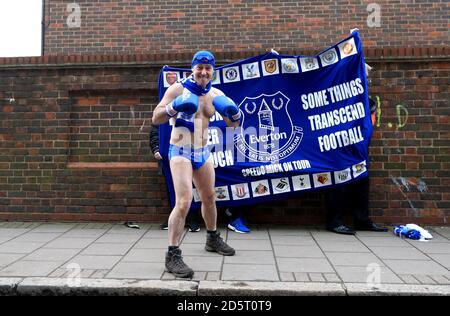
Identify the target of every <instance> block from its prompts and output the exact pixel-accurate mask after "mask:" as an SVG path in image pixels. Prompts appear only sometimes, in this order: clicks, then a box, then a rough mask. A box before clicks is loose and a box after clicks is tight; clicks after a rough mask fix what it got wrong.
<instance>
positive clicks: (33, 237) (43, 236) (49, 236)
mask: <svg viewBox="0 0 450 316" xmlns="http://www.w3.org/2000/svg"><path fill="white" fill-rule="evenodd" d="M59 236H61V233H31V232H30V233H25V234H23V235H21V236H18V237H16V238H14V242H42V243H47V242H49V241H51V240H53V239H55V238H57V237H59Z"/></svg>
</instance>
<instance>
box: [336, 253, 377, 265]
mask: <svg viewBox="0 0 450 316" xmlns="http://www.w3.org/2000/svg"><path fill="white" fill-rule="evenodd" d="M327 258H328V259H329V260H330V262H331V264H332V265H333V266H353V267H355V266H361V267H367V266H368V265H369V264H373V263H375V264H378V265H380V266H383V265H384V264H383V262H382V261H381V260H379V259H378V258H377V257H376V256H375V255H373V254H371V253H355V252H339V253H338V252H334V253H333V252H330V253H327Z"/></svg>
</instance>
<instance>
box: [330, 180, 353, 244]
mask: <svg viewBox="0 0 450 316" xmlns="http://www.w3.org/2000/svg"><path fill="white" fill-rule="evenodd" d="M346 186H347V185H341V186H336V187H333V188H329V189H326V190H325V192H324V194H325V206H326V212H327V230H329V231H331V232H334V233H337V234H344V235H354V234H355V231H354V230H353V229H351V228H348V227H347V226H345V224H344V215H345V210H346V208H347V207H346V206H347V204H348V201H347V198H349V196H348V188H347V187H346Z"/></svg>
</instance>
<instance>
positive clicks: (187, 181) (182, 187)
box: [152, 51, 241, 278]
mask: <svg viewBox="0 0 450 316" xmlns="http://www.w3.org/2000/svg"><path fill="white" fill-rule="evenodd" d="M214 67H215V58H214V55H213V54H212V53H210V52H208V51H199V52H197V53H196V54H195V55H194V57H193V59H192V75H191V76H190V77H188V78H185V79H183V80H181V81H180V82H177V83H174V84H172V85H171V86H170V87H169V88H168V89H167V91H166V92H165V94H164V96H163V97H162V99H161V101H160V102H159V104H158V105H157V107H156V108H155V110H154V112H153V117H152V124H155V125H160V124H164V123H167V122H168V121H169V120H170V123H171V124H172V126H173V129H172V132H171V136H170V147H169V160H170V170H171V174H172V178H173V184H174V190H175V207H174V208H173V210H172V212H171V214H170V216H169V229H168V232H169V247H168V251H167V253H166V260H165V267H166V270H167V271H168V272H170V273H172V274H174V275H175V276H177V277H186V278H191V277H192V276H193V275H194V271H193V270H192V269H191V268H190V267H189V266H188V265H187V264H186V263H185V262H184V261H183V258H182V256H181V249H180V248H179V245H180V239H181V236H182V233H183V230H184V225H185V220H186V216H187V214H188V212H189V208H190V205H191V202H192V197H193V189H192V183H194V185H195V187H196V189H197V191H198V193H199V196H200V199H201V201H202V206H201V212H202V216H203V219H204V221H205V226H206V229H207V237H206V245H205V250H206V251H210V252H217V253H219V254H222V255H225V256H232V255H234V254H235V250H234V249H233V248H232V247H230V246H229V245H228V244H227V243H225V241H224V240H223V239H222V238H221V237H220V234H219V232H218V231H217V209H216V200H215V198H216V194H215V189H214V185H215V171H214V165H213V162H212V159H211V158H212V157H211V153H210V151H209V149H208V147H207V141H208V127H209V121H210V118H211V117H212V116H213V115H214V114H215V112H216V111H217V112H219V113H220V114H221V115H222V117H223V119H224V121H225V122H226V124H227V126H230V127H238V126H239V123H240V119H241V112H240V111H239V108H238V107H237V105H236V104H235V102H234V101H233V100H231V99H230V98H228V97H227V96H225V95H224V93H223V92H222V91H220V90H218V89H216V88H213V87H212V85H211V81H212V78H213V74H214Z"/></svg>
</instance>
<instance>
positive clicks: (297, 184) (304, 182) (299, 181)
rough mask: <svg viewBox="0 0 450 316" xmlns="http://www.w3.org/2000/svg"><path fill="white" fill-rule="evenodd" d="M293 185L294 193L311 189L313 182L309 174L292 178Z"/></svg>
mask: <svg viewBox="0 0 450 316" xmlns="http://www.w3.org/2000/svg"><path fill="white" fill-rule="evenodd" d="M292 184H293V185H294V191H302V190H308V189H311V180H310V179H309V175H308V174H302V175H299V176H295V177H292Z"/></svg>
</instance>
